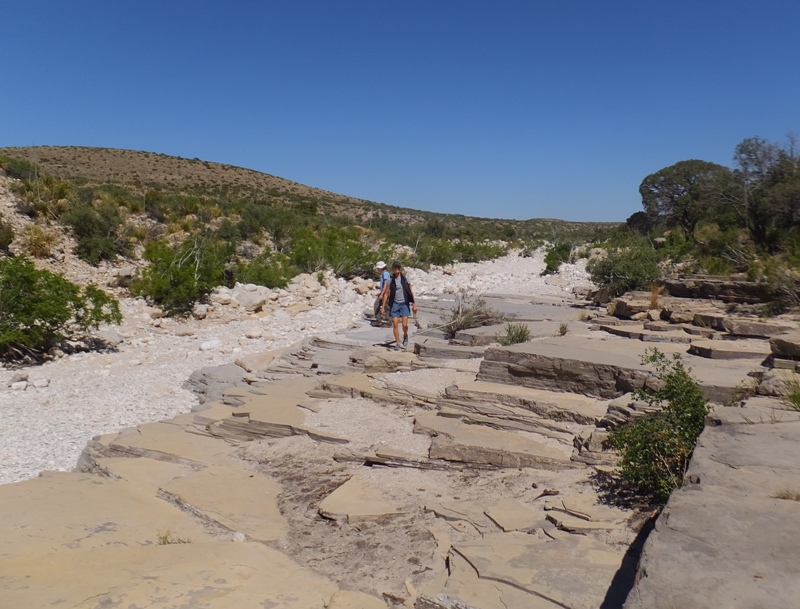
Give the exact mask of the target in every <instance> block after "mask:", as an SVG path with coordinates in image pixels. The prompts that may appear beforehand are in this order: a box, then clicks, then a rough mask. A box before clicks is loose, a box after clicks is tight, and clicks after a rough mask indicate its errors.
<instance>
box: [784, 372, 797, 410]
mask: <svg viewBox="0 0 800 609" xmlns="http://www.w3.org/2000/svg"><path fill="white" fill-rule="evenodd" d="M782 384H783V395H782V396H781V402H783V404H784V405H785V406H786V407H787V408H790V409H792V410H800V378H798V375H796V374H794V373H792V374H787V375H786V377H785V378H783V379H782Z"/></svg>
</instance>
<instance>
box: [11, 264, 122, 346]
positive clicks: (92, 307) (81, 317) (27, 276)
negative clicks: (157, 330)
mask: <svg viewBox="0 0 800 609" xmlns="http://www.w3.org/2000/svg"><path fill="white" fill-rule="evenodd" d="M121 321H122V314H121V313H120V310H119V303H118V302H117V301H116V300H115V299H114V298H112V297H111V296H109V295H108V294H106V293H105V292H103V291H102V290H101V289H100V288H98V287H96V286H94V285H88V286H86V287H85V288H83V289H81V288H80V287H79V286H77V285H75V284H74V283H72V282H70V281H68V280H67V279H65V278H64V277H62V276H61V275H56V274H55V273H51V272H50V271H47V270H38V269H36V267H34V265H33V263H32V262H31V261H30V260H28V259H26V258H21V257H20V258H3V259H0V358H2V359H5V360H13V359H20V358H24V357H36V356H39V355H41V354H43V353H45V352H46V351H47V350H48V349H50V348H51V347H53V346H55V345H56V344H58V342H59V341H61V340H63V339H65V338H70V337H74V336H75V335H76V334H79V333H82V332H86V331H88V330H90V329H92V328H97V327H98V326H99V325H100V324H101V323H120V322H121Z"/></svg>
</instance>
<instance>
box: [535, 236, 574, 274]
mask: <svg viewBox="0 0 800 609" xmlns="http://www.w3.org/2000/svg"><path fill="white" fill-rule="evenodd" d="M571 252H572V243H567V242H563V241H562V242H560V243H554V244H553V245H551V246H550V247H549V248H548V249H547V253H546V254H545V255H544V264H545V267H544V270H543V271H542V275H550V274H552V273H555V272H556V271H558V267H560V266H561V264H562V263H564V262H569V255H570V253H571Z"/></svg>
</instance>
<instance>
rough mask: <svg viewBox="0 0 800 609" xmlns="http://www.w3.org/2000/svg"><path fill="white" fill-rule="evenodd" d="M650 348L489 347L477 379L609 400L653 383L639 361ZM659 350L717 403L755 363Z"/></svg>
mask: <svg viewBox="0 0 800 609" xmlns="http://www.w3.org/2000/svg"><path fill="white" fill-rule="evenodd" d="M652 348H653V347H652V346H650V345H648V344H647V343H643V342H641V341H626V340H623V339H619V338H614V337H608V338H606V339H603V338H595V337H591V338H587V337H577V336H562V337H558V338H548V339H544V340H541V341H535V342H529V343H524V344H521V345H512V346H510V347H488V348H487V349H486V352H485V354H484V360H483V362H481V367H480V371H479V373H478V380H479V381H487V382H496V383H504V384H509V385H522V386H524V387H530V388H534V389H547V390H550V391H563V392H571V393H578V394H583V395H589V396H596V397H601V398H606V399H611V398H616V397H619V396H621V395H623V394H624V393H628V392H630V391H632V390H634V389H637V388H640V387H642V386H643V385H645V384H652V383H654V381H655V379H654V377H653V376H652V369H651V368H650V367H649V366H648V365H644V364H642V363H641V362H642V357H643V356H644V355H645V354H646V353H647V352H648V350H650V349H652ZM658 349H659V351H661V352H662V353H664V354H665V355H667V356H668V357H671V356H672V354H674V353H678V354H680V355H682V356H683V359H684V362H685V363H686V364H687V365H688V366H689V367H690V368H692V373H693V375H694V377H695V378H696V379H698V382H699V384H700V388H701V390H702V391H703V394H704V395H705V396H706V397H707V398H708V399H709V400H711V401H713V402H718V403H722V402H725V401H726V400H729V399H731V398H732V397H733V396H734V395H736V393H737V388H738V387H739V386H740V384H741V383H742V382H743V381H745V380H746V379H747V378H748V377H747V374H748V373H749V372H751V371H752V370H753V369H754V368H755V367H758V366H759V364H760V362H758V361H756V360H730V361H728V360H715V361H714V362H713V363H712V362H710V361H708V360H706V359H704V358H701V357H695V356H691V355H689V354H687V353H686V346H685V345H681V344H674V343H662V344H660V345H659V346H658Z"/></svg>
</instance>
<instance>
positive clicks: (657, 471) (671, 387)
mask: <svg viewBox="0 0 800 609" xmlns="http://www.w3.org/2000/svg"><path fill="white" fill-rule="evenodd" d="M642 363H644V364H652V365H653V367H654V368H655V370H656V376H657V377H658V379H659V381H660V384H659V387H658V389H648V388H645V389H641V390H639V391H637V392H636V394H635V396H636V397H637V398H638V399H643V400H645V401H646V402H648V404H650V405H651V406H659V407H660V410H658V411H656V412H653V413H650V414H647V415H645V416H643V417H641V418H639V419H636V420H634V421H633V422H631V423H628V424H626V425H623V426H621V427H618V428H617V429H615V430H613V431H612V432H611V436H610V442H611V445H612V446H613V447H614V448H616V449H617V450H619V451H620V453H621V458H620V463H619V464H620V467H621V469H622V475H623V477H624V478H625V479H626V480H627V481H628V482H629V483H630V484H631V485H632V486H633V488H634V489H635V490H636V491H638V492H639V493H641V494H642V495H645V496H648V497H651V498H652V499H653V501H655V502H656V503H666V501H667V499H668V498H669V495H670V493H671V492H672V491H673V489H675V488H677V487H679V486H680V485H681V482H682V480H683V475H684V473H685V472H686V468H687V467H688V465H689V459H690V457H691V455H692V451H693V450H694V447H695V444H696V443H697V437H698V436H699V435H700V432H701V431H703V426H704V424H705V416H706V414H707V413H708V400H706V399H705V398H704V397H703V394H702V393H701V391H700V387H699V386H698V384H697V382H696V381H695V380H694V379H693V378H692V376H691V374H690V372H691V370H690V369H688V368H686V367H685V366H684V365H683V361H682V360H681V357H680V355H679V354H677V353H676V354H674V356H673V359H672V360H669V359H667V357H666V356H665V355H664V354H663V353H662V352H660V351H659V350H657V349H652V350H648V352H647V354H646V355H645V356H644V357H643V358H642Z"/></svg>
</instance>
